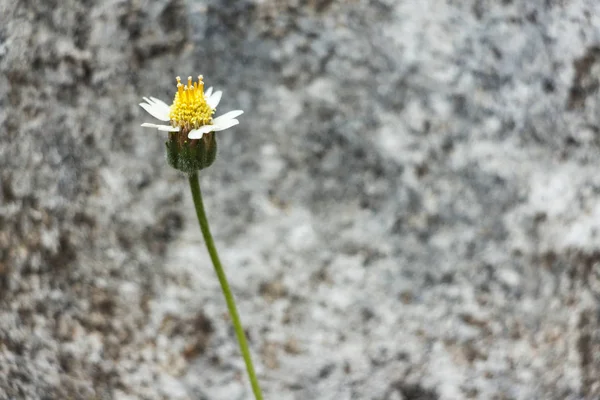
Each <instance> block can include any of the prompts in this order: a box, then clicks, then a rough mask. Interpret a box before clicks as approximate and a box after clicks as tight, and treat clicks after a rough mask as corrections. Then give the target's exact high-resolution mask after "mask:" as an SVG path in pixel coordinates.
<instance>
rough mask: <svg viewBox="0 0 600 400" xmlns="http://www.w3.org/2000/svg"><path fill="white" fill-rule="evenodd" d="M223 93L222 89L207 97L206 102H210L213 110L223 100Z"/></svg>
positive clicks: (209, 104)
mask: <svg viewBox="0 0 600 400" xmlns="http://www.w3.org/2000/svg"><path fill="white" fill-rule="evenodd" d="M222 95H223V92H221V91H220V90H217V91H216V92H214V93H213V94H212V96H210V97H209V98H208V99H206V102H207V103H208V106H209V107H210V108H212V109H213V110H214V109H215V108H217V106H218V105H219V102H220V101H221V96H222Z"/></svg>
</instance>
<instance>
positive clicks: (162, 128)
mask: <svg viewBox="0 0 600 400" xmlns="http://www.w3.org/2000/svg"><path fill="white" fill-rule="evenodd" d="M142 126H143V127H144V128H155V129H158V130H159V131H164V132H179V127H178V126H175V127H173V126H171V125H157V124H150V123H148V122H144V123H143V124H142Z"/></svg>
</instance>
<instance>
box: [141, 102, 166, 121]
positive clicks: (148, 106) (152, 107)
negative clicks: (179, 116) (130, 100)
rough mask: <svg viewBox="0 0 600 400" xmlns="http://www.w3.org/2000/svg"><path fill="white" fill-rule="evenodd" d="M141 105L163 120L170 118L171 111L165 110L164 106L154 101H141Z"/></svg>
mask: <svg viewBox="0 0 600 400" xmlns="http://www.w3.org/2000/svg"><path fill="white" fill-rule="evenodd" d="M146 101H147V100H146ZM140 106H141V107H142V108H143V109H144V110H146V111H147V112H148V114H150V115H152V116H153V117H154V118H156V119H160V120H161V121H168V120H169V111H168V110H167V112H165V110H164V109H163V108H161V107H160V106H159V107H157V106H156V105H155V103H153V102H148V104H146V103H140Z"/></svg>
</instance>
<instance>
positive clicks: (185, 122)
mask: <svg viewBox="0 0 600 400" xmlns="http://www.w3.org/2000/svg"><path fill="white" fill-rule="evenodd" d="M214 112H215V110H213V109H212V108H210V106H209V105H208V103H207V102H206V99H205V98H204V82H203V81H202V75H199V76H198V82H192V77H191V76H189V77H188V81H187V85H183V84H182V83H181V78H180V77H177V93H175V98H174V99H173V104H172V105H171V111H170V112H169V118H171V124H172V125H173V126H179V127H180V128H181V129H182V130H192V129H198V128H199V127H201V126H203V125H208V124H210V123H211V122H212V115H213V114H214Z"/></svg>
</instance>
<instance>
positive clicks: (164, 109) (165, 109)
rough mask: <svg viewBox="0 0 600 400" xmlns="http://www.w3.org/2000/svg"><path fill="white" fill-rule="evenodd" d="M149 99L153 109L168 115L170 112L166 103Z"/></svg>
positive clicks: (152, 98)
mask: <svg viewBox="0 0 600 400" xmlns="http://www.w3.org/2000/svg"><path fill="white" fill-rule="evenodd" d="M150 99H151V100H152V101H153V102H154V108H155V109H157V110H161V112H162V113H164V114H166V115H169V113H170V112H171V107H170V106H169V105H168V104H167V103H165V102H164V101H162V100H160V99H157V98H156V97H150Z"/></svg>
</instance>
